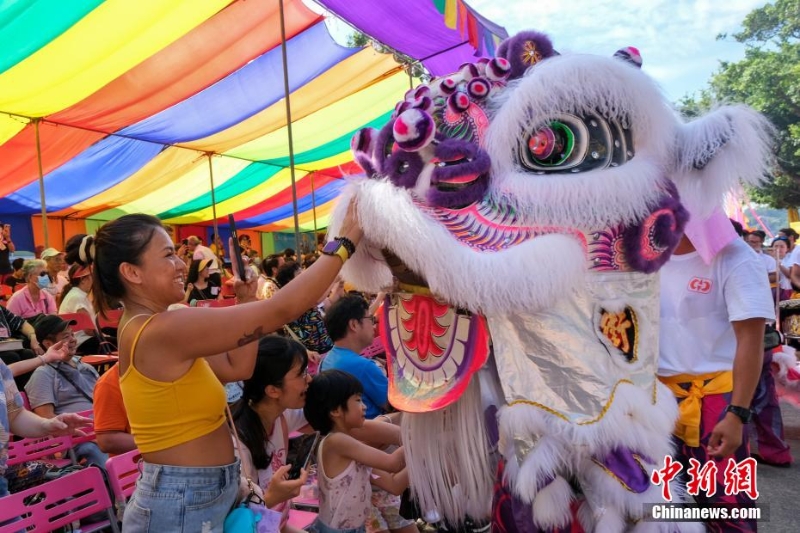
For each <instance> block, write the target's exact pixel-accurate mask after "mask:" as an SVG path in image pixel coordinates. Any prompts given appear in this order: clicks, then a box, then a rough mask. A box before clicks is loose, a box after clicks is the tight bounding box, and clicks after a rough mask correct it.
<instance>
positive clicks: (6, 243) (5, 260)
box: [0, 222, 16, 287]
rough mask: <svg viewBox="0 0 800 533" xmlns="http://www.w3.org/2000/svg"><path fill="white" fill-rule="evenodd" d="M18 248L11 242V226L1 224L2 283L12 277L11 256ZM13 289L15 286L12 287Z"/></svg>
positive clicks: (0, 269) (0, 258)
mask: <svg viewBox="0 0 800 533" xmlns="http://www.w3.org/2000/svg"><path fill="white" fill-rule="evenodd" d="M14 250H16V248H15V247H14V242H13V241H12V240H11V224H4V223H3V222H0V283H3V282H4V281H5V280H6V278H7V277H9V276H10V275H11V273H12V272H13V270H12V269H11V254H13V253H14ZM12 287H13V285H12Z"/></svg>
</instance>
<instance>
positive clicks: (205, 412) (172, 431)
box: [81, 206, 361, 532]
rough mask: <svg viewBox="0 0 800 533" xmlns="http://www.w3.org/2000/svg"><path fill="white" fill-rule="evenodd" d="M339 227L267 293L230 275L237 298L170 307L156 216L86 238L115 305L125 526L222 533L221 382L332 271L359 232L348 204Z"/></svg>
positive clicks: (231, 497) (171, 285) (172, 263)
mask: <svg viewBox="0 0 800 533" xmlns="http://www.w3.org/2000/svg"><path fill="white" fill-rule="evenodd" d="M340 235H341V237H337V238H336V239H334V241H333V242H332V243H329V246H328V247H326V251H325V252H324V254H325V255H323V257H321V258H320V259H319V260H318V261H317V262H316V263H315V264H314V265H313V266H312V267H311V268H309V269H308V270H307V271H306V272H304V273H303V274H301V275H300V276H298V277H297V278H296V280H295V281H294V282H293V283H291V284H290V285H288V286H287V287H285V288H284V289H283V290H281V291H280V293H278V294H277V295H275V296H274V297H273V298H271V299H269V300H262V301H258V300H256V298H255V292H256V280H255V279H250V280H248V281H247V282H241V281H237V282H236V294H237V298H238V300H239V301H238V303H239V304H241V305H235V306H232V307H226V308H217V309H204V308H185V309H179V310H175V311H171V312H169V313H165V312H164V311H166V310H167V308H168V307H169V306H170V305H172V304H174V303H177V302H180V301H181V300H182V299H183V296H184V289H183V287H184V282H185V277H186V265H185V264H184V262H183V261H182V260H181V259H180V258H179V257H178V256H177V255H176V254H175V247H174V245H173V243H172V241H171V239H170V238H169V236H168V235H167V232H166V231H165V230H164V227H163V226H162V224H161V222H160V221H159V220H158V219H157V218H155V217H151V216H149V215H126V216H123V217H121V218H119V219H117V220H114V221H111V222H108V223H107V224H105V225H104V226H103V227H101V228H100V229H99V230H98V232H97V235H96V236H95V237H94V238H92V237H91V236H87V237H86V238H84V241H83V243H82V244H81V259H82V260H83V261H84V262H85V263H90V264H92V265H93V279H94V285H93V290H94V291H95V295H96V299H97V300H98V302H97V307H98V310H99V311H100V312H103V311H105V310H107V309H108V306H109V304H110V303H112V302H114V301H116V302H121V303H122V304H123V306H124V308H125V312H124V314H123V316H122V319H121V321H120V331H119V335H118V342H119V354H120V360H119V365H120V388H121V390H122V396H123V399H124V400H125V406H126V409H127V411H128V419H129V421H130V425H131V429H132V433H133V436H134V440H135V441H136V444H137V446H138V447H139V449H140V451H141V452H142V458H143V468H142V475H141V477H140V479H139V481H138V482H137V485H136V491H135V492H134V495H133V497H132V499H131V501H130V502H129V504H128V505H127V507H126V510H125V516H124V520H123V529H124V530H128V531H136V532H140V531H155V530H156V529H157V530H158V531H191V532H195V531H222V523H223V521H224V519H225V516H226V514H227V513H228V511H229V510H230V509H231V508H232V506H233V505H234V504H235V502H236V499H237V494H238V491H239V461H238V459H237V458H236V457H235V455H234V449H233V443H232V439H231V434H230V430H229V429H228V427H227V426H226V423H225V407H226V406H225V392H224V388H223V383H225V382H231V381H238V380H242V379H248V378H250V376H251V375H252V373H253V368H254V365H255V356H256V350H257V343H256V342H255V341H257V340H258V339H259V338H261V337H263V336H264V335H266V334H268V333H271V332H273V331H276V330H278V329H280V328H281V327H282V326H283V325H284V324H286V323H287V322H290V321H292V320H294V319H295V318H297V317H298V316H300V314H302V313H303V312H304V311H305V310H306V309H308V308H309V307H311V306H313V305H314V304H315V303H316V302H317V301H319V299H320V298H321V296H322V295H323V294H324V293H325V291H326V290H327V289H328V287H329V286H330V285H331V283H332V282H333V281H334V279H335V278H336V275H337V274H338V272H339V270H340V268H341V266H342V263H343V262H344V261H345V260H347V258H349V257H350V256H351V255H352V254H353V253H354V252H355V245H356V244H357V243H358V241H359V240H360V238H361V228H360V227H359V225H358V223H357V217H356V215H355V212H354V209H353V207H352V206H351V208H350V211H349V212H348V217H347V218H346V220H345V222H344V224H343V226H342V230H341V233H340Z"/></svg>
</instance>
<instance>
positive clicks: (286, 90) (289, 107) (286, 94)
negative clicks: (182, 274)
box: [278, 0, 300, 257]
mask: <svg viewBox="0 0 800 533" xmlns="http://www.w3.org/2000/svg"><path fill="white" fill-rule="evenodd" d="M278 7H279V11H280V15H281V57H282V58H283V93H284V100H285V101H286V131H287V133H288V135H289V173H290V175H291V178H292V210H293V211H294V244H295V251H296V252H297V253H298V254H299V253H300V220H299V218H298V213H297V181H296V180H295V176H294V142H293V140H292V105H291V102H290V101H289V64H288V61H287V59H286V21H285V19H284V15H283V0H278ZM298 257H299V256H298Z"/></svg>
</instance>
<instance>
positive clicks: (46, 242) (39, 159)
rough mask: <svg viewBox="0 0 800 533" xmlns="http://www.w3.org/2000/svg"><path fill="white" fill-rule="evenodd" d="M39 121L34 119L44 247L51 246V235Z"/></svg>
mask: <svg viewBox="0 0 800 533" xmlns="http://www.w3.org/2000/svg"><path fill="white" fill-rule="evenodd" d="M39 122H41V119H40V118H35V119H33V129H34V132H35V133H36V163H37V164H38V165H39V201H40V202H41V203H42V233H43V235H44V247H45V248H49V247H50V236H49V234H48V231H47V205H46V204H45V201H44V171H43V170H42V145H41V142H40V141H39Z"/></svg>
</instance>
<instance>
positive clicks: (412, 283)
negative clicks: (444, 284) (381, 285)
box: [381, 248, 428, 289]
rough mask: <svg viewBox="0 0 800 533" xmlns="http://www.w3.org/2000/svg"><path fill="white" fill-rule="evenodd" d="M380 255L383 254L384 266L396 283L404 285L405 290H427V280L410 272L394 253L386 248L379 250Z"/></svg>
mask: <svg viewBox="0 0 800 533" xmlns="http://www.w3.org/2000/svg"><path fill="white" fill-rule="evenodd" d="M381 253H382V254H383V259H384V261H386V265H387V266H388V267H389V269H390V270H391V271H392V276H394V278H395V279H396V280H397V281H398V283H400V284H401V285H404V286H405V288H411V287H422V288H426V289H427V288H428V282H427V280H426V279H425V278H424V277H423V276H421V275H420V274H418V273H416V272H414V271H413V270H411V269H410V268H409V267H408V265H406V264H405V263H404V262H403V260H402V259H400V258H399V257H398V256H397V255H396V254H395V253H394V252H392V251H391V250H389V249H388V248H384V249H383V250H381ZM402 288H403V287H401V289H402Z"/></svg>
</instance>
